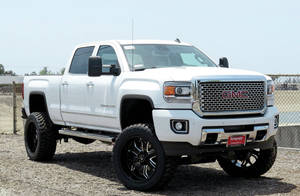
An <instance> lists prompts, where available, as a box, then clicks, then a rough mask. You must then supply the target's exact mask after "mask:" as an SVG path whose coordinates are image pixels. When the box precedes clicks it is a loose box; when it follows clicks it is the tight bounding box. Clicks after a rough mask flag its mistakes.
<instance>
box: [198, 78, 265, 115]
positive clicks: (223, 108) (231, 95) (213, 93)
mask: <svg viewBox="0 0 300 196" xmlns="http://www.w3.org/2000/svg"><path fill="white" fill-rule="evenodd" d="M198 91H199V109H200V111H201V113H212V112H214V113H216V112H237V111H240V112H247V111H248V112H249V113H251V111H252V112H253V111H262V110H263V109H264V108H265V83H264V82H263V81H251V82H201V81H198Z"/></svg>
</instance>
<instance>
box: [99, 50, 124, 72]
mask: <svg viewBox="0 0 300 196" xmlns="http://www.w3.org/2000/svg"><path fill="white" fill-rule="evenodd" d="M97 56H100V57H101V59H102V64H103V67H102V72H103V73H108V72H109V71H110V69H109V68H108V67H105V65H116V66H119V62H118V57H117V54H116V52H115V50H114V49H113V47H111V46H100V48H99V50H98V53H97Z"/></svg>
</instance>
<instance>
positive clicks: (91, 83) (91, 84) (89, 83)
mask: <svg viewBox="0 0 300 196" xmlns="http://www.w3.org/2000/svg"><path fill="white" fill-rule="evenodd" d="M86 85H87V86H88V87H93V86H94V83H93V82H88V83H86Z"/></svg>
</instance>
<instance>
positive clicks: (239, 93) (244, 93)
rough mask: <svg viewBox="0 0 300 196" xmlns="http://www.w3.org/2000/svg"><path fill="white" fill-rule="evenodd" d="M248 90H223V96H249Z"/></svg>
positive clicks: (225, 97) (229, 97)
mask: <svg viewBox="0 0 300 196" xmlns="http://www.w3.org/2000/svg"><path fill="white" fill-rule="evenodd" d="M248 94H249V92H248V91H223V92H222V98H223V99H233V98H242V99H246V98H249V95H248Z"/></svg>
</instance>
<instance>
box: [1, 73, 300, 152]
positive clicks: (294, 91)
mask: <svg viewBox="0 0 300 196" xmlns="http://www.w3.org/2000/svg"><path fill="white" fill-rule="evenodd" d="M269 76H271V77H272V79H273V80H274V82H275V89H276V91H275V105H276V107H277V108H278V110H279V112H280V127H279V131H278V134H277V141H278V144H279V146H282V147H290V148H300V74H293V75H292V74H276V75H275V74H269ZM12 89H13V88H12V84H0V133H3V132H4V133H12V132H13V90H12ZM21 90H22V86H21V84H17V85H16V95H17V96H16V116H17V118H16V121H17V123H16V130H17V131H23V119H22V118H21V115H22V114H21V108H22V105H23V103H22V97H21Z"/></svg>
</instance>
